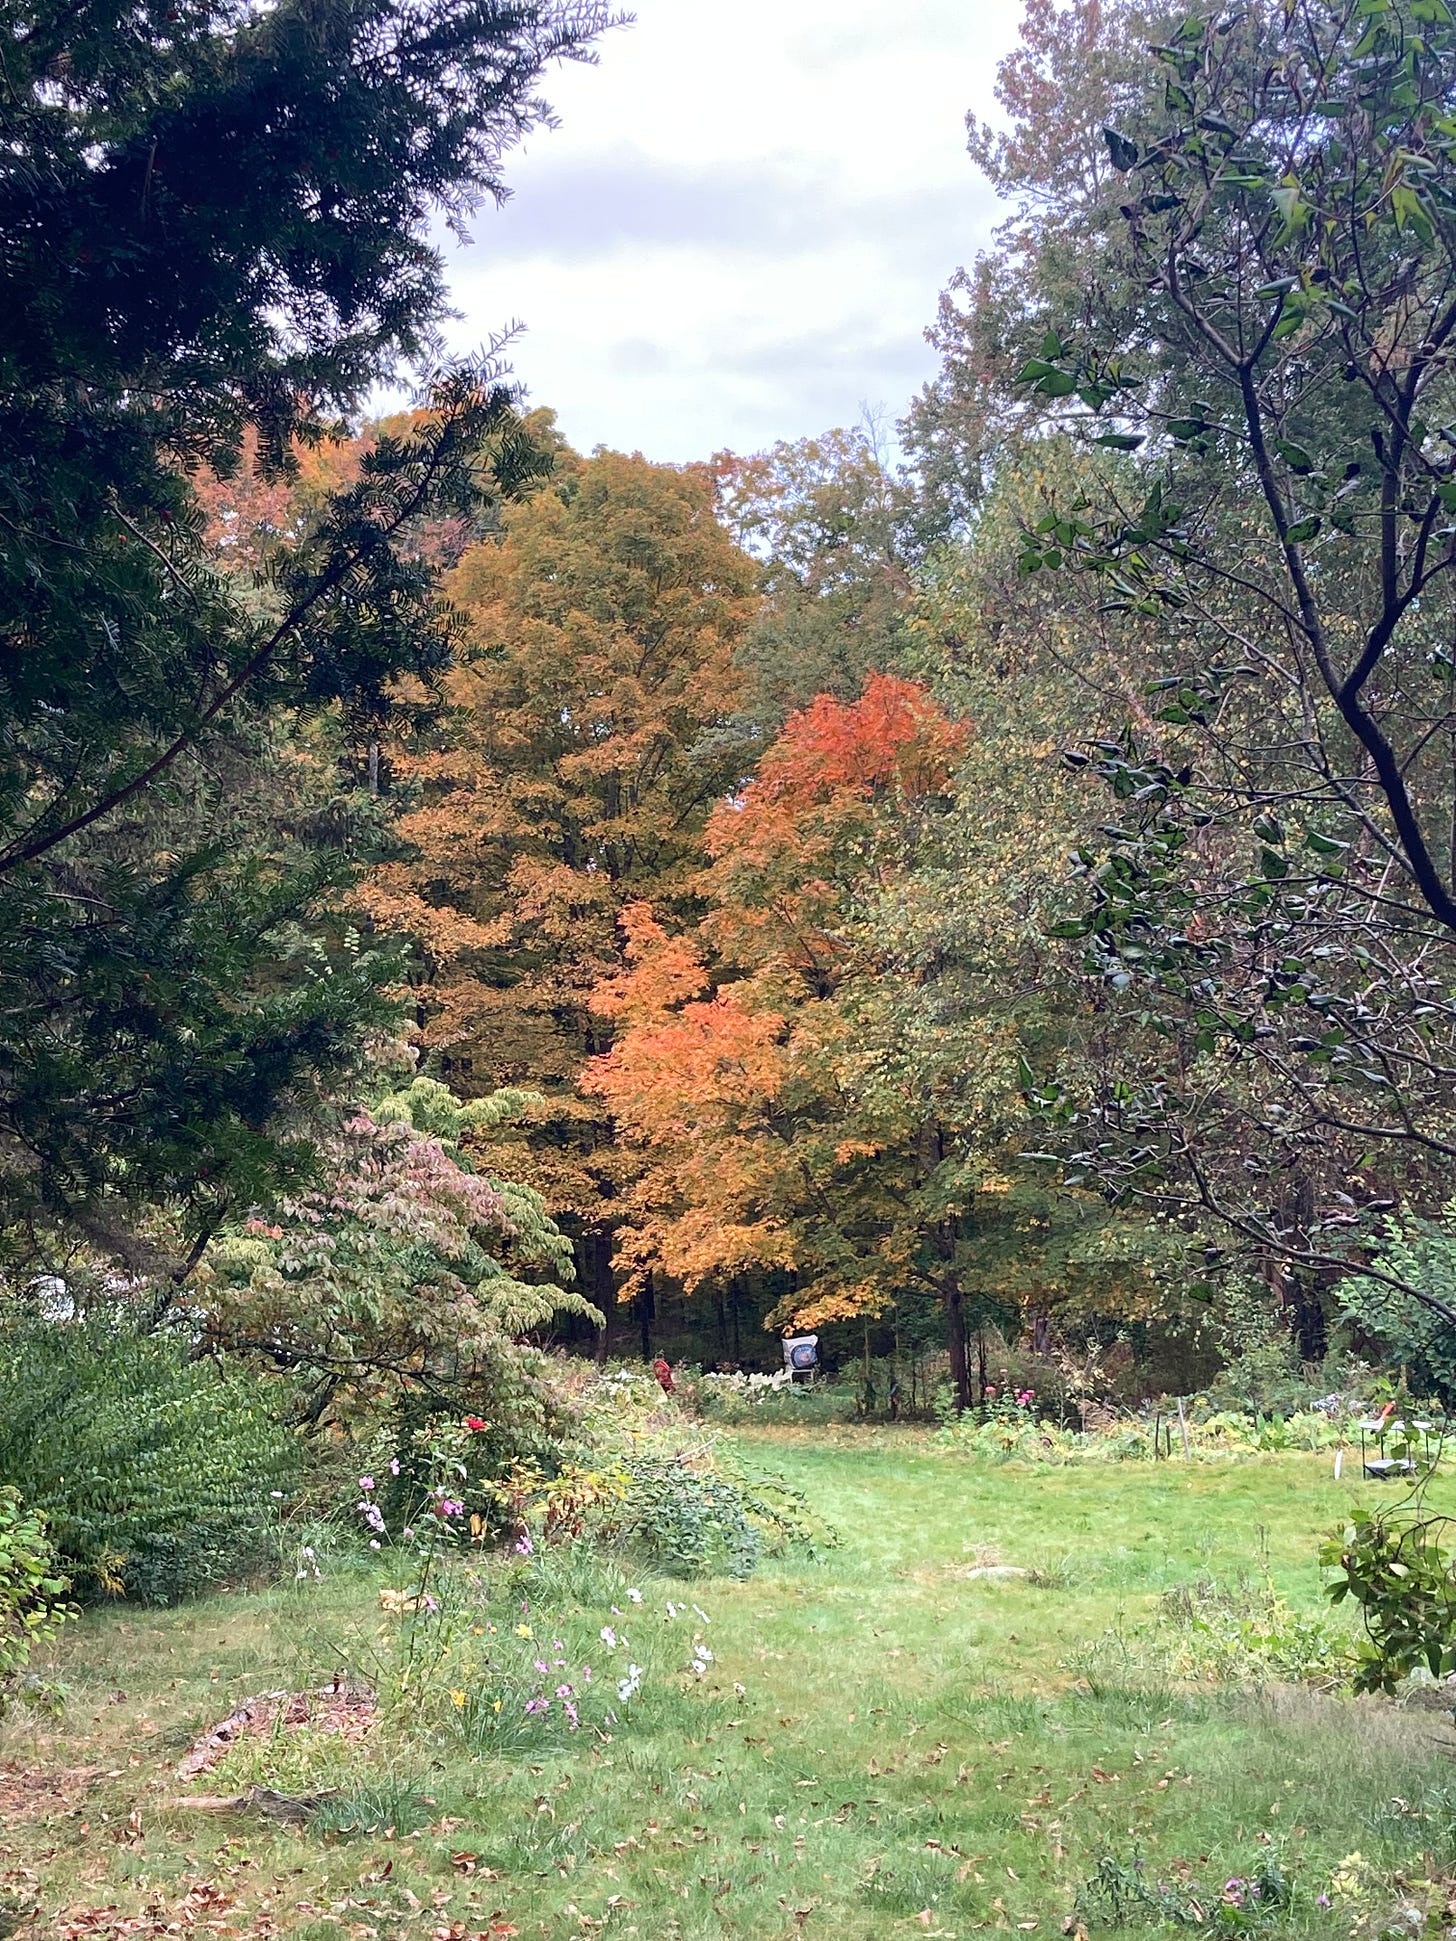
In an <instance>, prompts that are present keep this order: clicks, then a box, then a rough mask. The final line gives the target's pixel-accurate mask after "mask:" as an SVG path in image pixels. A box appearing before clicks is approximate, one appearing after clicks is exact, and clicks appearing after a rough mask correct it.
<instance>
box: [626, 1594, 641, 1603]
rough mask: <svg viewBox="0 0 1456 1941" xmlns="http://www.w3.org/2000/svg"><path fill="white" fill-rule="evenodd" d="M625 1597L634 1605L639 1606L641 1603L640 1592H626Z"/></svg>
mask: <svg viewBox="0 0 1456 1941" xmlns="http://www.w3.org/2000/svg"><path fill="white" fill-rule="evenodd" d="M627 1596H628V1597H629V1598H630V1599H631V1601H632V1602H633V1603H634V1604H640V1603H641V1602H642V1593H641V1591H628V1593H627Z"/></svg>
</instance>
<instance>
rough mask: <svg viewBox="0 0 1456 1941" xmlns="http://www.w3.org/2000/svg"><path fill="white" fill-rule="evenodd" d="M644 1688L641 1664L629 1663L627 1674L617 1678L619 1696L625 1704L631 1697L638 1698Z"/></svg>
mask: <svg viewBox="0 0 1456 1941" xmlns="http://www.w3.org/2000/svg"><path fill="white" fill-rule="evenodd" d="M641 1689H642V1667H641V1665H628V1667H627V1676H626V1677H625V1678H619V1679H618V1680H617V1697H618V1698H619V1699H621V1701H622V1703H623V1704H624V1705H625V1704H626V1702H627V1700H628V1699H629V1698H636V1696H637V1694H638V1692H640V1691H641Z"/></svg>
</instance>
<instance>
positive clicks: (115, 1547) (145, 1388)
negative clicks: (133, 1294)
mask: <svg viewBox="0 0 1456 1941" xmlns="http://www.w3.org/2000/svg"><path fill="white" fill-rule="evenodd" d="M298 1451H299V1444H298V1441H297V1438H296V1437H295V1436H294V1435H293V1434H292V1433H291V1432H290V1431H289V1430H287V1429H286V1428H285V1427H284V1426H283V1425H282V1424H281V1422H280V1421H279V1419H278V1417H277V1415H276V1414H275V1413H274V1412H273V1410H272V1409H270V1407H269V1405H268V1401H267V1399H266V1397H265V1394H264V1391H263V1388H262V1384H261V1383H260V1382H259V1379H258V1376H257V1374H256V1373H244V1372H242V1371H241V1370H237V1369H234V1368H233V1367H231V1366H229V1365H227V1364H224V1363H220V1362H216V1361H212V1360H202V1361H194V1360H192V1359H191V1358H190V1357H189V1353H188V1345H187V1343H186V1342H185V1341H183V1340H181V1339H178V1338H177V1337H176V1336H161V1335H146V1334H138V1333H136V1332H133V1331H131V1330H128V1329H124V1328H109V1327H105V1326H102V1325H99V1324H97V1323H94V1322H92V1323H85V1324H82V1323H49V1324H48V1323H31V1324H26V1325H16V1326H12V1327H9V1328H7V1329H5V1330H4V1331H3V1332H0V1480H3V1481H5V1482H8V1483H11V1484H14V1485H16V1486H18V1488H19V1489H20V1491H21V1493H22V1494H23V1496H24V1497H25V1499H26V1500H27V1501H28V1502H29V1503H30V1504H32V1505H33V1506H34V1507H35V1509H37V1510H38V1511H40V1512H41V1513H42V1514H43V1515H44V1516H45V1519H46V1523H47V1526H48V1528H49V1531H50V1536H51V1540H52V1542H53V1543H54V1545H55V1548H56V1551H57V1553H58V1554H59V1556H60V1558H61V1560H62V1563H63V1565H64V1568H65V1569H66V1570H67V1571H68V1572H69V1574H70V1575H71V1577H72V1579H73V1581H74V1583H75V1585H76V1588H77V1590H78V1591H79V1592H80V1593H81V1594H82V1595H85V1596H94V1595H96V1594H98V1593H101V1592H113V1593H115V1592H124V1593H125V1594H127V1595H128V1596H131V1597H135V1598H138V1599H141V1600H142V1601H144V1602H147V1603H158V1604H165V1603H171V1602H174V1601H175V1600H176V1599H178V1598H181V1597H186V1596H189V1595H192V1594H194V1593H196V1592H198V1591H201V1590H203V1589H205V1588H206V1587H207V1586H208V1585H209V1584H213V1583H216V1582H217V1581H218V1580H219V1579H221V1578H223V1577H225V1576H228V1575H231V1574H234V1573H236V1572H238V1571H240V1570H243V1569H246V1568H247V1567H248V1566H249V1565H250V1564H252V1563H253V1562H255V1561H256V1560H258V1558H259V1557H260V1556H261V1551H262V1542H263V1537H264V1533H265V1531H266V1529H267V1527H268V1524H269V1521H270V1514H271V1510H272V1503H271V1501H270V1494H271V1492H273V1491H275V1490H286V1489H288V1488H289V1487H290V1486H291V1485H292V1484H293V1483H294V1482H295V1481H296V1478H297V1473H298Z"/></svg>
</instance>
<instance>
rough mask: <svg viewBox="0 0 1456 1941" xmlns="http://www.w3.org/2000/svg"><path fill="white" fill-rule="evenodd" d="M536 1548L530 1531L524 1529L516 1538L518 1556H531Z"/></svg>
mask: <svg viewBox="0 0 1456 1941" xmlns="http://www.w3.org/2000/svg"><path fill="white" fill-rule="evenodd" d="M535 1548H536V1546H535V1544H534V1543H532V1541H531V1533H530V1531H529V1530H522V1532H521V1534H520V1535H519V1536H518V1537H517V1538H516V1555H517V1556H518V1557H529V1556H530V1555H531V1553H532V1552H533V1551H534V1550H535Z"/></svg>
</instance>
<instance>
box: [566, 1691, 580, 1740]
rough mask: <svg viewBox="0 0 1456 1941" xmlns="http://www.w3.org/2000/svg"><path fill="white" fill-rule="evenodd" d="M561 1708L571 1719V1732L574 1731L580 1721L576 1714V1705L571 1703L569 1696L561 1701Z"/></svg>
mask: <svg viewBox="0 0 1456 1941" xmlns="http://www.w3.org/2000/svg"><path fill="white" fill-rule="evenodd" d="M561 1709H562V1711H563V1712H565V1714H566V1716H567V1717H568V1718H569V1719H570V1720H571V1729H572V1731H573V1732H575V1731H576V1729H577V1726H578V1724H579V1723H580V1721H579V1720H578V1718H577V1716H576V1707H575V1706H574V1705H573V1704H572V1702H571V1700H570V1699H569V1698H564V1699H562V1701H561Z"/></svg>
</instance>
